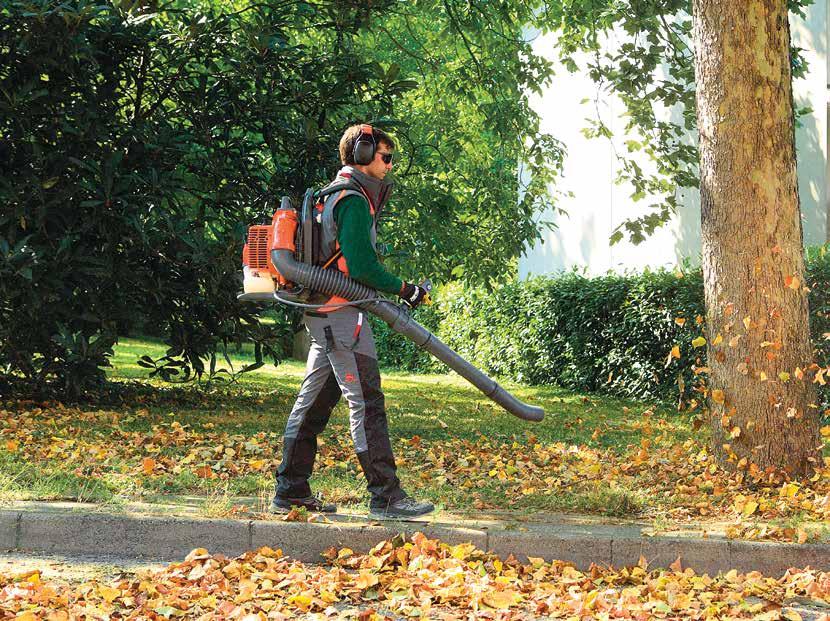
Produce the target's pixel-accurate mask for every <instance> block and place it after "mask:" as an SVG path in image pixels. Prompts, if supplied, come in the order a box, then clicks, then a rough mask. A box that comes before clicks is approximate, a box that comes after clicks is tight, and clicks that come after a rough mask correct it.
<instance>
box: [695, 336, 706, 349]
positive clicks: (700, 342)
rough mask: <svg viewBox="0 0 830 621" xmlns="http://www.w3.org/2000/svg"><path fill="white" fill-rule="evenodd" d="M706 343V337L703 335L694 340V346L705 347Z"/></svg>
mask: <svg viewBox="0 0 830 621" xmlns="http://www.w3.org/2000/svg"><path fill="white" fill-rule="evenodd" d="M704 345H706V339H705V338H703V337H702V336H699V337H697V338H696V339H694V340H693V341H692V347H703V346H704Z"/></svg>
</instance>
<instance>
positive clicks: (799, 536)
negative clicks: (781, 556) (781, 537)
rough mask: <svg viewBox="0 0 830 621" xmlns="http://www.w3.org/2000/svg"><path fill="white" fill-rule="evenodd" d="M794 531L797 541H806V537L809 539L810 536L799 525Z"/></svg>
mask: <svg viewBox="0 0 830 621" xmlns="http://www.w3.org/2000/svg"><path fill="white" fill-rule="evenodd" d="M796 533H797V537H796V541H798V543H807V539H809V537H810V536H809V535H808V534H807V531H806V530H804V529H803V528H801V527H800V526H799V527H798V530H796Z"/></svg>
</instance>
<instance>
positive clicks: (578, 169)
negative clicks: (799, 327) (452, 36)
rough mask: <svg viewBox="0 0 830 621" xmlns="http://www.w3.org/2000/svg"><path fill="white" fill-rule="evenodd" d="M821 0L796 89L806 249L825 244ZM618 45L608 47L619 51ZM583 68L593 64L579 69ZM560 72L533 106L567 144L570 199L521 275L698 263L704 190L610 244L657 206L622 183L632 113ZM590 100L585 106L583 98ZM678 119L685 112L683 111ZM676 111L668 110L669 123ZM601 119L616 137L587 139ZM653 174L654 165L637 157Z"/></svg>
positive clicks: (799, 24)
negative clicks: (632, 236) (808, 109)
mask: <svg viewBox="0 0 830 621" xmlns="http://www.w3.org/2000/svg"><path fill="white" fill-rule="evenodd" d="M828 1H830V0H819V1H818V3H817V4H816V5H814V6H812V7H810V8H809V10H808V13H807V18H806V20H802V19H800V18H793V19H792V20H791V21H792V30H793V44H794V45H798V46H799V47H802V48H805V51H804V52H803V54H804V55H805V57H806V59H807V61H808V62H809V75H808V76H807V78H806V79H802V80H797V81H796V83H795V95H794V96H795V100H796V102H797V103H798V104H799V105H804V104H805V103H807V102H809V103H810V104H811V106H812V108H813V112H812V113H811V114H810V115H809V116H807V117H805V118H804V119H803V121H802V123H803V127H802V128H800V129H797V131H796V148H797V150H798V169H799V192H800V195H801V204H802V214H803V217H804V237H805V243H807V244H821V243H824V242H825V241H826V240H827V232H826V227H827V202H828V189H827V187H828V170H830V168H828V166H827V158H826V154H827V126H828V118H827V110H828V105H827V103H828V99H827V93H828V90H827V85H828V84H830V69H828V67H827V28H828V26H827V22H828V11H827V4H828ZM615 43H616V42H615V41H614V40H611V41H609V42H608V45H615ZM555 44H556V38H555V35H552V34H548V35H544V36H538V37H537V38H536V39H535V40H534V49H535V50H536V52H537V53H540V54H544V55H545V56H546V57H547V58H549V59H551V60H552V61H554V62H555V58H556V52H555ZM580 66H583V67H584V66H585V63H581V64H580ZM556 67H557V75H556V76H555V77H554V79H553V82H552V84H551V85H550V86H549V87H548V88H547V89H546V90H545V91H543V94H542V95H541V96H538V95H534V96H533V97H532V99H531V103H532V105H533V107H534V109H536V110H537V111H538V112H539V113H540V115H541V117H542V127H543V129H544V131H547V132H550V133H551V134H553V135H554V136H556V137H557V138H559V139H560V140H561V141H562V142H563V143H564V144H565V146H566V147H567V150H568V155H567V158H566V160H565V165H564V176H563V178H562V180H561V181H560V182H559V184H558V185H557V190H558V191H559V192H561V193H562V194H563V195H564V194H567V193H568V192H571V193H572V194H573V196H571V197H563V198H562V199H561V200H559V201H558V206H559V207H561V208H563V209H564V210H565V211H566V212H567V215H566V216H562V215H558V214H552V213H547V214H544V216H542V219H543V220H549V221H553V222H555V223H557V225H558V228H557V229H556V230H554V231H545V232H543V239H544V243H537V244H536V245H535V246H534V247H533V248H530V249H528V251H527V252H526V254H525V256H523V257H522V258H520V260H519V276H520V277H521V278H524V277H526V276H528V275H530V274H541V273H548V272H557V271H561V270H567V269H571V268H572V267H576V268H579V269H584V270H585V271H586V273H588V274H590V275H596V274H602V273H605V272H606V271H608V270H614V271H624V270H627V269H642V268H643V267H646V266H651V267H657V266H674V265H676V264H677V263H678V262H679V261H680V260H682V259H684V258H688V259H691V260H692V261H693V262H694V263H699V261H700V206H699V205H700V200H699V195H698V192H697V190H687V191H684V192H683V193H682V194H681V195H679V197H678V198H679V201H678V202H679V204H680V208H679V210H678V212H677V214H676V215H675V216H674V217H673V218H672V220H671V221H670V222H669V223H668V224H667V225H665V226H664V227H662V228H661V229H659V230H657V231H656V232H655V233H654V234H653V235H652V236H651V237H649V238H648V239H647V240H646V241H645V242H643V243H641V244H639V245H633V244H631V243H629V242H628V241H625V240H624V241H621V242H619V243H617V244H615V245H614V246H610V244H609V243H608V239H609V236H610V235H611V232H612V231H613V230H614V229H615V228H616V226H617V225H618V224H620V223H621V222H622V221H624V220H625V219H628V218H633V217H636V216H637V215H639V214H641V213H647V212H648V211H649V210H647V209H645V208H644V206H647V205H648V204H649V203H650V202H652V201H649V198H648V197H646V198H645V199H644V200H642V201H639V202H636V203H635V202H634V201H633V200H632V199H631V198H630V196H631V194H632V192H633V190H632V188H631V187H628V186H626V185H617V184H615V183H614V179H615V178H616V176H617V172H618V167H619V164H618V161H617V156H616V153H619V154H621V155H626V154H627V150H626V148H625V146H624V142H625V140H628V139H629V138H632V137H633V138H635V139H636V138H637V137H636V136H623V135H622V130H623V127H624V119H622V118H621V117H620V115H621V114H622V113H623V112H624V107H623V105H622V103H621V102H620V101H619V99H618V98H616V97H615V96H614V95H613V94H610V93H607V92H598V90H597V87H596V85H595V84H594V83H593V81H591V79H590V78H589V77H588V76H587V74H583V73H577V74H571V73H569V72H568V71H567V70H566V69H565V68H564V67H562V66H561V65H559V64H558V63H556ZM586 98H587V99H588V100H589V101H588V102H587V103H581V101H582V100H583V99H586ZM674 112H675V117H676V114H677V111H676V110H675V111H674ZM671 113H672V111H670V110H664V111H662V112H661V115H662V118H665V119H668V118H669V117H670V116H671ZM597 114H599V115H600V117H601V118H602V119H603V120H604V122H605V123H606V124H607V125H609V126H610V128H611V130H612V131H613V132H614V133H615V135H614V138H613V139H611V140H608V139H605V138H594V139H588V138H585V137H584V135H583V134H582V132H581V130H582V128H584V127H587V126H588V122H587V121H586V119H587V118H596V115H597ZM638 161H639V163H640V164H641V166H643V168H644V169H645V170H649V167H650V163H649V162H647V161H646V160H645V159H640V160H638Z"/></svg>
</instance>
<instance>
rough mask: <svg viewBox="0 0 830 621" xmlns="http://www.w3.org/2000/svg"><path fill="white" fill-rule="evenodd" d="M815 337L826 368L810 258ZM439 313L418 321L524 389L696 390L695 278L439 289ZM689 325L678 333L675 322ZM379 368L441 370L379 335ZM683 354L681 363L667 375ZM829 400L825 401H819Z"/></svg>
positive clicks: (699, 296) (828, 297)
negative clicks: (677, 353) (674, 352)
mask: <svg viewBox="0 0 830 621" xmlns="http://www.w3.org/2000/svg"><path fill="white" fill-rule="evenodd" d="M807 263H808V266H807V271H808V282H809V283H810V286H811V293H810V309H811V315H812V318H811V331H812V334H813V341H814V343H815V345H816V349H817V352H816V360H817V361H818V362H819V363H827V362H828V360H830V340H828V339H827V338H824V336H823V335H824V334H825V333H828V332H830V294H828V287H827V285H828V283H829V282H830V257H828V256H827V254H826V252H825V250H824V249H810V250H809V251H808V262H807ZM438 297H439V303H438V304H437V306H435V307H430V308H428V309H427V310H425V311H421V310H420V309H419V311H418V315H417V318H418V319H419V321H422V322H423V323H424V324H425V325H427V327H429V328H431V329H433V330H437V334H438V335H439V336H440V338H441V339H442V340H444V341H445V342H446V343H447V344H448V345H450V346H451V347H453V348H454V349H455V350H456V351H457V352H458V353H459V354H461V355H462V356H464V357H465V358H467V360H469V361H470V362H472V363H473V364H475V365H477V366H478V367H480V368H481V369H482V370H484V371H486V372H487V373H490V374H493V375H495V376H499V377H502V378H509V379H513V380H516V381H520V382H523V383H526V384H556V385H559V386H563V387H567V388H570V389H573V390H579V391H591V392H601V393H607V394H613V395H618V396H622V397H631V398H657V399H668V398H672V397H676V396H677V395H678V388H679V387H681V388H682V389H683V390H684V391H688V390H690V389H691V388H692V386H693V385H694V377H695V376H694V373H693V370H692V366H693V365H694V364H697V365H703V364H705V360H703V359H702V358H701V357H702V356H705V351H704V349H697V350H696V349H694V348H693V347H692V344H691V341H692V340H693V339H694V338H695V337H697V336H700V335H702V334H703V332H704V327H705V326H704V324H703V318H704V317H705V312H704V302H703V280H702V274H701V270H700V269H699V268H694V269H685V270H683V271H682V272H681V271H679V270H678V271H668V270H658V271H645V272H643V273H638V274H623V275H618V274H607V275H604V276H598V277H594V278H589V277H586V276H584V275H581V274H578V273H576V272H571V273H563V274H561V275H557V276H538V277H534V278H531V279H528V280H522V281H517V282H514V283H512V284H509V285H505V286H503V287H501V288H498V289H496V290H495V291H487V290H484V289H462V288H461V287H460V286H458V285H453V286H448V287H444V288H443V289H442V290H441V291H440V294H439V296H438ZM678 318H683V319H685V322H684V323H683V325H680V324H679V322H677V321H676V319H678ZM375 330H376V337H377V341H378V350H379V354H380V358H381V361H382V363H383V364H385V365H387V366H394V367H397V368H399V369H402V370H409V371H418V372H421V371H425V370H439V365H438V364H437V363H436V362H435V361H434V360H432V359H431V358H430V357H429V356H428V355H426V354H425V353H424V352H421V351H419V350H417V349H416V348H415V347H414V346H413V345H411V344H410V343H404V342H402V339H401V338H400V337H392V334H391V332H390V331H389V329H388V328H386V327H385V326H376V328H375ZM675 345H679V347H680V349H681V352H682V356H681V358H680V359H679V360H674V361H673V362H672V363H671V364H669V365H668V366H667V365H666V358H667V355H668V353H669V352H670V351H671V349H672V347H673V346H675ZM824 400H826V399H824Z"/></svg>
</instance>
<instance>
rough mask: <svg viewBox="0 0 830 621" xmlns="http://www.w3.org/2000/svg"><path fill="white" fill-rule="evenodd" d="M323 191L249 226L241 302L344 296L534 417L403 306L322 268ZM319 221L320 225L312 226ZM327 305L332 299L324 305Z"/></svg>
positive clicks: (536, 416)
mask: <svg viewBox="0 0 830 621" xmlns="http://www.w3.org/2000/svg"><path fill="white" fill-rule="evenodd" d="M323 197H324V195H323V194H322V193H321V192H313V191H312V190H308V191H307V192H306V194H305V197H304V200H303V207H302V209H301V211H300V214H298V213H297V210H295V209H294V208H293V207H292V206H291V201H290V199H289V198H288V197H287V196H284V197H283V198H282V201H281V203H280V207H279V208H278V209H277V210H276V212H275V213H274V217H273V219H272V222H271V225H270V226H267V225H266V226H252V227H250V228H249V230H248V242H247V244H245V248H244V250H243V255H242V256H243V270H244V271H245V292H244V293H241V294H240V295H239V296H238V299H239V300H241V301H244V302H273V301H277V302H280V303H283V304H288V305H290V306H298V307H305V308H314V307H317V306H322V305H312V304H307V303H304V302H305V301H306V300H308V298H309V297H310V295H311V294H312V293H314V292H316V293H323V294H326V295H329V296H337V297H340V298H344V299H345V300H348V302H347V303H345V304H342V305H343V306H345V305H353V306H357V307H359V308H361V309H363V310H365V311H367V312H369V313H372V314H373V315H376V316H377V317H380V318H381V319H382V320H383V321H384V322H386V323H387V324H388V325H389V327H390V328H392V330H394V331H395V332H398V333H399V334H402V335H403V336H405V337H407V338H408V339H410V340H411V341H412V342H414V343H415V344H416V345H417V346H418V347H419V348H421V349H424V350H426V351H428V352H429V353H430V354H432V355H433V356H435V357H436V358H438V360H440V361H441V362H443V363H444V364H446V365H447V366H448V367H449V368H451V369H452V370H454V371H455V372H456V373H458V374H459V375H460V376H462V377H463V378H465V379H466V380H467V381H469V382H470V383H471V384H472V385H473V386H475V387H476V388H478V389H479V390H480V391H481V392H483V393H484V394H485V395H486V396H487V397H489V398H490V399H492V400H493V401H495V402H496V403H498V404H499V405H500V406H502V407H503V408H504V409H505V410H507V411H508V412H510V413H511V414H513V415H514V416H516V417H518V418H521V419H522V420H527V421H533V422H539V421H541V420H542V419H543V418H544V416H545V412H544V410H543V409H542V408H540V407H536V406H532V405H528V404H527V403H523V402H522V401H519V400H518V399H517V398H516V397H514V396H513V395H512V394H510V393H509V392H507V391H506V390H505V389H504V388H502V387H501V386H500V385H499V384H498V383H497V382H496V381H495V380H493V379H492V378H490V377H488V376H487V375H486V374H485V373H482V372H481V371H480V370H479V369H478V368H476V367H475V366H473V365H472V364H470V363H469V362H467V361H466V360H465V359H464V358H462V357H461V356H459V355H458V354H457V353H456V352H455V351H453V350H452V349H450V348H449V347H448V346H447V345H446V344H445V343H443V342H442V341H441V340H440V339H439V338H438V337H436V336H435V335H434V334H432V333H431V332H430V331H429V330H427V329H426V328H424V327H423V326H422V325H421V324H419V323H418V322H417V321H415V320H414V319H413V318H412V316H411V315H410V314H409V312H408V311H407V310H406V309H404V307H403V306H401V305H398V304H395V303H394V302H392V301H391V300H387V299H386V298H383V297H381V296H380V295H378V292H377V291H375V290H374V289H371V288H370V287H367V286H365V285H363V284H361V283H359V282H357V281H355V280H352V279H351V278H349V277H347V276H345V275H344V274H342V273H341V272H340V271H338V270H336V269H323V268H322V267H320V266H319V265H318V264H317V261H315V257H314V255H315V253H316V251H317V248H315V247H314V246H315V238H318V237H319V236H317V235H315V230H314V229H315V225H317V223H316V219H315V211H317V209H316V207H317V206H319V205H320V202H318V201H320V200H322V198H323ZM317 226H319V225H317ZM328 307H329V308H331V304H329V305H328Z"/></svg>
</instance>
